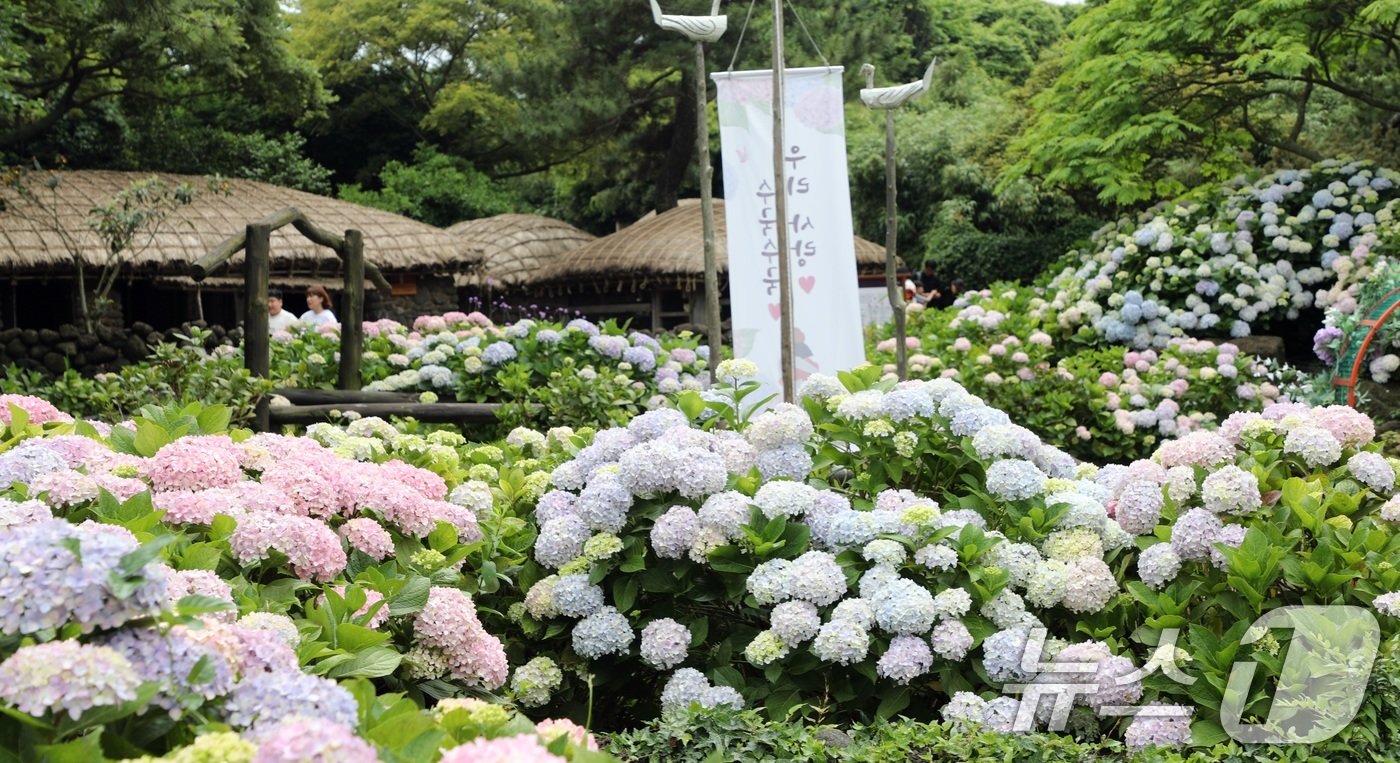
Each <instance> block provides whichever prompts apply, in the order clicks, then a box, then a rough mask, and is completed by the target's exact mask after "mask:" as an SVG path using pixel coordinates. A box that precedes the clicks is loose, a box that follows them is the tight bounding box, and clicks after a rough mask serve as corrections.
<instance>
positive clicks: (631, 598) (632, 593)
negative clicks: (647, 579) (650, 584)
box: [612, 577, 641, 614]
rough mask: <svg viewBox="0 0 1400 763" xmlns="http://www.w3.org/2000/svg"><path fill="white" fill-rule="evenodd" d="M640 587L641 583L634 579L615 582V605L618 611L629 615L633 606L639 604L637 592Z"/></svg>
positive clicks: (627, 578)
mask: <svg viewBox="0 0 1400 763" xmlns="http://www.w3.org/2000/svg"><path fill="white" fill-rule="evenodd" d="M640 587H641V582H640V581H638V580H637V579H636V578H634V577H624V578H618V579H617V580H615V581H613V587H612V590H613V605H614V606H616V607H617V611H619V612H621V613H623V614H627V613H628V612H630V611H631V610H632V605H634V604H636V603H637V591H638V589H639V588H640Z"/></svg>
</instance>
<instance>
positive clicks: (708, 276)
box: [695, 40, 724, 384]
mask: <svg viewBox="0 0 1400 763" xmlns="http://www.w3.org/2000/svg"><path fill="white" fill-rule="evenodd" d="M708 88H709V80H708V79H706V77H705V43H703V42H700V41H698V40H697V41H696V42H695V108H696V112H695V113H696V115H697V118H698V119H699V121H700V124H699V125H697V127H698V128H699V131H698V133H697V137H696V142H697V143H698V146H697V150H696V152H697V153H698V154H700V221H701V224H702V226H703V230H704V232H705V239H704V240H705V333H706V335H707V336H706V340H707V341H708V342H709V344H710V362H709V375H710V383H711V384H713V383H714V381H715V367H716V366H718V365H719V359H720V347H721V346H722V345H723V342H724V334H723V329H722V328H721V327H720V312H719V266H718V265H717V264H716V263H715V202H714V196H713V191H712V189H711V184H712V182H713V180H714V175H715V168H714V167H712V166H710V119H709V117H710V111H709V107H708V104H709V100H710V99H709V89H708Z"/></svg>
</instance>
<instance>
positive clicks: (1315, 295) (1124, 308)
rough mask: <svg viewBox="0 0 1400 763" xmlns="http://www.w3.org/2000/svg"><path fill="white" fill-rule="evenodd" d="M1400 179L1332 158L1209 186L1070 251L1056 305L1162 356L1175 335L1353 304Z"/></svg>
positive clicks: (1076, 323) (1093, 331)
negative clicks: (1353, 289) (1359, 273)
mask: <svg viewBox="0 0 1400 763" xmlns="http://www.w3.org/2000/svg"><path fill="white" fill-rule="evenodd" d="M1398 184H1400V175H1397V174H1396V173H1395V172H1393V171H1391V170H1387V169H1383V168H1377V167H1374V166H1372V165H1369V164H1366V163H1364V162H1350V163H1343V162H1339V161H1327V162H1322V163H1320V164H1318V165H1316V166H1314V167H1312V168H1310V169H1304V170H1284V171H1280V172H1277V173H1274V174H1272V175H1269V176H1266V177H1264V178H1262V179H1260V180H1258V181H1256V182H1254V183H1251V184H1248V185H1244V184H1242V183H1239V184H1236V185H1234V186H1227V187H1225V188H1224V189H1215V188H1205V189H1201V190H1200V191H1198V192H1196V193H1195V194H1194V195H1193V196H1190V197H1188V198H1187V199H1185V200H1182V201H1179V202H1175V203H1170V204H1167V205H1164V206H1162V207H1159V208H1157V209H1154V210H1152V211H1150V212H1148V213H1146V214H1144V215H1143V216H1142V217H1140V218H1139V219H1137V220H1123V221H1120V222H1118V223H1117V224H1115V225H1110V226H1108V227H1106V228H1104V229H1102V230H1100V231H1099V232H1098V233H1097V234H1095V237H1094V249H1093V250H1092V251H1090V252H1085V253H1078V252H1074V253H1071V254H1070V255H1069V257H1068V259H1069V260H1070V264H1069V265H1068V266H1067V267H1066V268H1065V269H1064V270H1063V271H1062V272H1060V273H1059V274H1058V275H1056V276H1055V277H1054V278H1053V279H1052V280H1051V281H1050V282H1049V284H1048V286H1049V288H1050V290H1051V291H1052V292H1053V294H1054V297H1053V299H1052V300H1051V301H1050V306H1051V309H1052V310H1053V311H1054V312H1055V314H1056V318H1057V320H1058V322H1059V323H1060V325H1062V326H1064V327H1065V328H1066V329H1069V330H1073V331H1076V332H1078V333H1080V334H1081V335H1084V336H1086V337H1101V338H1103V339H1105V340H1107V341H1109V342H1115V343H1126V344H1130V345H1133V346H1134V347H1136V348H1138V349H1147V348H1149V347H1156V348H1158V349H1161V348H1162V347H1164V346H1165V345H1166V342H1168V341H1170V340H1171V338H1173V337H1176V336H1183V335H1193V336H1201V335H1206V336H1220V335H1228V336H1233V337H1241V336H1247V335H1249V334H1250V333H1256V329H1258V328H1259V327H1261V326H1266V325H1268V324H1269V323H1270V322H1271V321H1275V320H1280V319H1288V320H1292V319H1295V318H1297V317H1298V316H1299V315H1300V313H1301V311H1302V310H1303V309H1305V308H1308V307H1310V306H1312V305H1314V304H1318V303H1319V302H1320V303H1322V306H1326V304H1328V303H1334V302H1335V303H1338V304H1346V303H1348V302H1349V300H1350V297H1349V296H1348V294H1347V291H1348V288H1349V287H1348V286H1347V284H1348V283H1349V282H1350V281H1352V280H1354V279H1355V277H1356V275H1355V273H1354V271H1355V270H1357V268H1356V267H1355V265H1357V264H1359V263H1357V262H1355V259H1356V255H1357V252H1358V248H1361V251H1362V252H1363V254H1362V259H1364V257H1365V254H1364V250H1365V248H1366V247H1368V246H1374V245H1375V244H1377V243H1378V241H1377V238H1376V234H1377V231H1378V226H1381V225H1384V224H1386V223H1387V222H1389V221H1390V220H1391V219H1392V218H1393V215H1394V212H1395V207H1394V206H1393V204H1392V203H1391V202H1392V201H1393V200H1395V199H1396V198H1397V197H1400V188H1397V185H1398ZM1368 237H1370V238H1369V244H1368V243H1367V241H1368ZM1334 280H1335V281H1338V282H1339V284H1340V286H1341V288H1340V289H1337V288H1335V287H1334V286H1333V281H1334Z"/></svg>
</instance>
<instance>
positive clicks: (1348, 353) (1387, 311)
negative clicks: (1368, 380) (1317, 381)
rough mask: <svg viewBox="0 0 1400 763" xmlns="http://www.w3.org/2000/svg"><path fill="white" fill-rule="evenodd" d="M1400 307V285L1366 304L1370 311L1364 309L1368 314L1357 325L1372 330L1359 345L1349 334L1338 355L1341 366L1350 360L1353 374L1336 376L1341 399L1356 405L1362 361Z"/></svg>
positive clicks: (1338, 399) (1334, 385)
mask: <svg viewBox="0 0 1400 763" xmlns="http://www.w3.org/2000/svg"><path fill="white" fill-rule="evenodd" d="M1398 311H1400V289H1395V290H1393V291H1391V292H1390V293H1389V294H1386V295H1385V296H1383V297H1381V298H1380V299H1379V300H1377V301H1376V302H1375V304H1373V305H1371V306H1370V307H1368V308H1366V312H1365V313H1363V315H1365V316H1366V317H1364V318H1362V319H1361V320H1360V321H1359V322H1358V323H1357V326H1358V327H1360V326H1364V327H1366V328H1368V329H1370V330H1369V331H1367V332H1366V336H1365V337H1363V338H1362V339H1361V343H1360V344H1358V345H1356V346H1355V347H1352V346H1351V345H1352V341H1351V339H1352V338H1351V336H1348V337H1347V338H1346V340H1345V341H1344V344H1343V345H1342V352H1341V354H1340V355H1339V356H1338V363H1337V370H1339V371H1341V370H1345V368H1346V366H1347V365H1348V364H1350V366H1351V368H1350V375H1348V376H1345V377H1343V376H1334V377H1333V378H1332V386H1333V387H1335V388H1336V390H1337V402H1345V403H1346V404H1347V405H1350V406H1351V407H1353V408H1355V407H1356V382H1357V380H1358V379H1360V378H1361V368H1362V364H1363V363H1365V362H1366V352H1367V350H1369V349H1370V348H1371V342H1372V341H1374V340H1375V338H1376V335H1377V334H1379V333H1380V331H1381V327H1382V326H1384V325H1385V322H1386V321H1388V320H1390V318H1391V316H1393V315H1395V314H1396V312H1398ZM1356 333H1358V332H1355V331H1354V332H1352V335H1353V336H1354V335H1355V334H1356ZM1344 390H1345V391H1344Z"/></svg>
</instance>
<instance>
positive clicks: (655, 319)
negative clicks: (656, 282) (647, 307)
mask: <svg viewBox="0 0 1400 763" xmlns="http://www.w3.org/2000/svg"><path fill="white" fill-rule="evenodd" d="M651 333H652V335H653V336H654V335H656V334H660V333H661V287H660V286H654V287H652V290H651Z"/></svg>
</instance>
